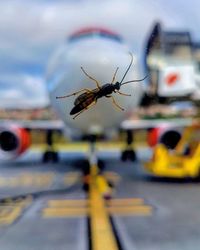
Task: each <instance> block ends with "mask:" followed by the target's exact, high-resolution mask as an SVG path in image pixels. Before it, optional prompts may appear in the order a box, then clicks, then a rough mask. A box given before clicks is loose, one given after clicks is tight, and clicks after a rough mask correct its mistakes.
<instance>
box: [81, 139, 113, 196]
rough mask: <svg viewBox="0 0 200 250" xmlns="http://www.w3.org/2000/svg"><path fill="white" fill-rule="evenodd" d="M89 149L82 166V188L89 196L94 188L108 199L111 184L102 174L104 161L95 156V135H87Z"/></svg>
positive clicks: (110, 193)
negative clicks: (86, 159)
mask: <svg viewBox="0 0 200 250" xmlns="http://www.w3.org/2000/svg"><path fill="white" fill-rule="evenodd" d="M88 140H89V145H90V150H89V155H88V161H87V162H86V164H85V165H84V166H83V167H84V169H83V189H84V190H85V191H86V192H88V195H89V196H91V195H92V194H93V193H94V191H95V190H96V191H97V193H98V194H99V195H100V196H101V197H102V198H104V199H110V198H111V196H112V185H111V183H109V181H108V180H107V179H106V178H105V176H104V174H103V170H104V162H103V161H101V160H99V159H98V158H97V154H96V153H97V152H96V140H97V136H96V135H91V136H90V137H88ZM96 191H95V192H96Z"/></svg>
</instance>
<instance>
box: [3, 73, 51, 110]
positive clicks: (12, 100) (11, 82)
mask: <svg viewBox="0 0 200 250" xmlns="http://www.w3.org/2000/svg"><path fill="white" fill-rule="evenodd" d="M0 85H1V107H4V108H5V107H9V108H10V107H14V108H22V109H23V108H31V107H41V106H47V105H48V104H49V98H48V95H47V92H46V88H45V83H44V78H42V77H38V76H31V75H28V74H23V73H18V74H15V75H2V76H1V81H0Z"/></svg>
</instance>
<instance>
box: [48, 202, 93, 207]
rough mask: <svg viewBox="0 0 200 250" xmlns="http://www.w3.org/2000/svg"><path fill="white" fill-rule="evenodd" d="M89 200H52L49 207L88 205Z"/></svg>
mask: <svg viewBox="0 0 200 250" xmlns="http://www.w3.org/2000/svg"><path fill="white" fill-rule="evenodd" d="M88 203H89V202H88V200H50V201H48V207H75V208H76V207H85V206H88Z"/></svg>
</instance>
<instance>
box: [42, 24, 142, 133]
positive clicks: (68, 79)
mask: <svg viewBox="0 0 200 250" xmlns="http://www.w3.org/2000/svg"><path fill="white" fill-rule="evenodd" d="M129 51H130V47H129V46H128V45H127V44H125V43H124V42H123V41H122V40H121V38H120V37H119V36H118V35H116V34H114V33H112V32H110V31H107V30H103V29H85V30H81V31H79V32H77V33H75V34H74V35H72V36H71V38H69V42H68V43H66V45H65V46H64V47H63V48H62V49H61V50H59V52H58V53H57V54H56V55H55V56H54V57H53V59H52V61H51V62H50V65H49V68H48V73H47V85H48V90H49V93H50V98H51V103H52V105H53V106H54V107H55V109H56V110H57V111H58V113H59V114H60V117H61V119H62V120H63V121H64V123H65V124H66V125H67V126H70V127H73V128H77V129H79V131H81V132H82V133H90V132H91V131H93V130H96V129H97V130H100V131H103V130H104V129H105V128H113V127H116V126H118V125H119V124H120V122H121V121H122V120H123V119H125V117H126V114H127V112H129V111H130V109H133V108H134V107H136V106H138V104H139V102H140V99H141V97H142V92H143V86H142V83H141V82H140V83H135V82H134V83H129V84H127V85H124V86H122V87H121V89H120V91H121V92H123V93H126V94H131V96H130V97H127V96H123V95H119V94H117V93H114V94H113V97H114V98H115V100H116V102H117V104H119V105H120V106H121V107H122V108H124V109H125V111H121V110H119V109H118V110H117V107H116V106H115V105H114V104H113V103H112V98H106V97H102V98H101V99H99V100H98V102H97V103H96V105H95V106H93V107H91V108H89V109H88V110H85V111H84V112H83V113H82V114H80V115H79V116H78V117H77V118H76V119H73V116H70V114H69V113H70V111H71V109H72V108H73V106H74V101H75V99H76V97H77V96H78V95H80V94H82V93H83V92H81V93H79V94H78V95H76V96H71V97H67V98H65V99H56V96H63V95H69V94H71V93H73V92H77V91H79V90H81V89H85V88H87V89H90V90H92V89H95V88H97V85H96V83H95V81H93V80H91V79H89V78H88V77H87V76H86V75H85V74H84V73H83V71H82V70H81V67H83V68H84V70H85V71H86V72H87V74H89V75H90V76H92V77H93V78H95V79H96V80H97V81H98V82H99V85H101V86H102V85H103V84H105V83H111V82H112V78H113V75H114V72H115V70H116V68H117V67H119V70H118V72H117V75H116V79H115V82H116V81H118V82H120V81H121V79H122V77H123V75H124V74H125V71H126V69H127V67H128V66H129V64H130V61H131V56H130V54H129ZM139 78H142V76H141V74H140V73H139V70H138V67H137V59H136V57H135V56H134V55H133V65H132V67H131V68H130V70H129V72H128V74H127V75H126V77H125V79H124V81H129V80H135V79H139Z"/></svg>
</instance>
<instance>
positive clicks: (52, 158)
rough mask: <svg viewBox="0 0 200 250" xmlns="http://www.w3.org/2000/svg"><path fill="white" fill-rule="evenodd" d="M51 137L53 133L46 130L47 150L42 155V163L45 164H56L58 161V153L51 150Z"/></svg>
mask: <svg viewBox="0 0 200 250" xmlns="http://www.w3.org/2000/svg"><path fill="white" fill-rule="evenodd" d="M52 136H53V131H52V130H47V134H46V142H47V145H48V148H47V150H46V151H45V152H44V154H43V157H42V162H43V163H47V162H53V163H57V162H58V161H59V157H58V152H57V151H54V149H53V140H52Z"/></svg>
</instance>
